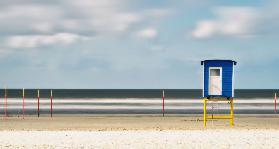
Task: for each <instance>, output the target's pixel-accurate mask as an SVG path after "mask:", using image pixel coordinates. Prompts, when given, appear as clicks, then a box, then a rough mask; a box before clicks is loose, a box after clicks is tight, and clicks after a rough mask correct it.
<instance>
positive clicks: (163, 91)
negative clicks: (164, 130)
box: [162, 90, 165, 117]
mask: <svg viewBox="0 0 279 149" xmlns="http://www.w3.org/2000/svg"><path fill="white" fill-rule="evenodd" d="M162 98H163V110H162V112H163V117H164V116H165V90H163V96H162Z"/></svg>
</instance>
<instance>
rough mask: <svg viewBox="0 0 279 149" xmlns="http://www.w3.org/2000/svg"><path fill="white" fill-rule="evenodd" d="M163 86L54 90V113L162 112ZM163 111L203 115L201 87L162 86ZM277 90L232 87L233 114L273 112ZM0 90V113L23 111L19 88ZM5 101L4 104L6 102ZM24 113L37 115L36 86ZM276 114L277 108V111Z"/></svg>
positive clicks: (43, 105)
mask: <svg viewBox="0 0 279 149" xmlns="http://www.w3.org/2000/svg"><path fill="white" fill-rule="evenodd" d="M162 91H163V90H162V89H53V114H79V115H80V114H81V115H82V114H162V111H163V110H162V109H163V104H162V103H163V100H162ZM164 91H165V100H164V101H165V104H164V108H165V110H164V111H165V114H202V113H203V101H202V97H201V96H202V90H200V89H165V90H164ZM276 92H278V90H277V89H257V90H255V89H239V90H235V100H234V105H235V108H234V109H235V110H234V111H235V113H236V114H274V113H275V112H274V107H275V106H274V93H276ZM4 93H5V91H4V90H3V89H1V90H0V115H4V114H5V113H4V112H5V107H6V108H7V111H8V115H22V114H23V98H22V89H8V90H7V97H8V98H7V100H5V98H4ZM5 101H7V106H6V105H5ZM39 103H40V114H46V115H49V114H50V112H51V99H50V89H41V90H40V102H39ZM24 105H25V113H26V114H28V115H36V114H38V110H37V109H38V101H37V90H36V89H25V104H24ZM229 107H230V106H229V104H228V103H227V102H225V103H208V112H209V113H210V111H211V113H217V114H218V113H219V114H221V113H222V114H224V113H227V114H228V112H229ZM278 113H279V111H278Z"/></svg>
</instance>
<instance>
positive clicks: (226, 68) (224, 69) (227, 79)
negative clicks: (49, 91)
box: [201, 60, 237, 98]
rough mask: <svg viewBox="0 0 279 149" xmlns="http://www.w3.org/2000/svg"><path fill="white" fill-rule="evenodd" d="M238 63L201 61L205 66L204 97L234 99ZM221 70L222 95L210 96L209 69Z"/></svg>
mask: <svg viewBox="0 0 279 149" xmlns="http://www.w3.org/2000/svg"><path fill="white" fill-rule="evenodd" d="M236 64H237V62H236V61H233V60H204V61H201V65H203V97H207V98H210V97H216V96H217V97H225V98H233V97H234V65H236ZM210 68H213V69H214V68H215V69H216V68H219V69H220V73H221V74H220V77H221V81H222V82H221V88H222V93H221V95H210V94H209V82H210V80H209V77H210V75H209V69H210Z"/></svg>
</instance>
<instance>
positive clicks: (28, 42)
mask: <svg viewBox="0 0 279 149" xmlns="http://www.w3.org/2000/svg"><path fill="white" fill-rule="evenodd" d="M84 39H86V38H85V37H82V36H79V35H77V34H72V33H57V34H54V35H19V36H12V37H9V38H8V39H7V41H6V43H7V45H8V47H11V48H35V47H39V46H48V45H54V44H63V45H67V44H71V43H74V42H77V41H78V40H84Z"/></svg>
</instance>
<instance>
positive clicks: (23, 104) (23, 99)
mask: <svg viewBox="0 0 279 149" xmlns="http://www.w3.org/2000/svg"><path fill="white" fill-rule="evenodd" d="M24 115H25V95H24V88H23V89H22V118H23V119H24Z"/></svg>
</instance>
